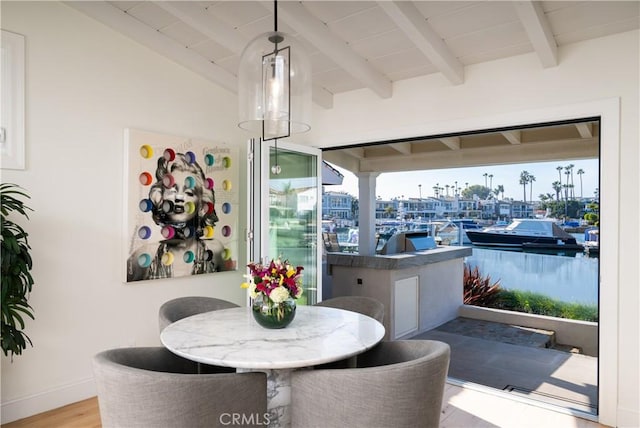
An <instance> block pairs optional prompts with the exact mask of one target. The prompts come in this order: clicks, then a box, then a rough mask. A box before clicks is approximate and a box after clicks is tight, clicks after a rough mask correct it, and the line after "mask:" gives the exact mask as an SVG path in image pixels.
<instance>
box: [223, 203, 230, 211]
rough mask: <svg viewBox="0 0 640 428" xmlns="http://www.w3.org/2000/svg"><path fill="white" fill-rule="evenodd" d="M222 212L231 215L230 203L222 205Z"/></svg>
mask: <svg viewBox="0 0 640 428" xmlns="http://www.w3.org/2000/svg"><path fill="white" fill-rule="evenodd" d="M222 212H223V213H225V214H229V213H230V212H231V204H230V203H229V202H225V203H224V204H222Z"/></svg>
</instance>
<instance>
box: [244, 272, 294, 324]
mask: <svg viewBox="0 0 640 428" xmlns="http://www.w3.org/2000/svg"><path fill="white" fill-rule="evenodd" d="M247 267H248V268H249V271H250V272H251V273H250V275H245V277H246V278H247V280H248V281H247V282H243V283H242V285H241V286H242V288H248V289H249V292H250V294H251V298H252V299H253V304H252V306H251V308H252V312H253V317H254V318H255V320H256V321H257V322H258V324H260V325H261V326H263V327H265V328H284V327H286V326H287V325H288V324H289V323H290V322H291V321H292V320H293V318H294V317H295V315H296V301H295V300H294V299H297V298H298V297H300V296H301V295H302V270H303V268H302V266H297V267H295V268H294V267H293V266H292V265H291V264H290V263H289V261H288V260H285V261H284V262H283V261H282V260H281V259H277V260H271V262H269V264H267V263H265V264H261V263H249V264H248V265H247Z"/></svg>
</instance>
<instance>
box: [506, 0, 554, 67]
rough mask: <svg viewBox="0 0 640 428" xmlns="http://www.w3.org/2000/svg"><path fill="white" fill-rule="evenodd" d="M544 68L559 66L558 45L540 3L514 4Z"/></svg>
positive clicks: (518, 2)
mask: <svg viewBox="0 0 640 428" xmlns="http://www.w3.org/2000/svg"><path fill="white" fill-rule="evenodd" d="M512 4H513V5H514V7H515V8H516V12H517V13H518V17H519V18H520V22H522V25H523V26H524V29H525V31H526V32H527V35H528V36H529V40H530V41H531V44H532V45H533V48H534V49H535V51H536V53H537V54H538V57H539V58H540V62H542V66H543V67H545V68H547V67H554V66H556V65H558V45H557V44H556V40H555V38H554V37H553V32H552V31H551V27H550V26H549V22H548V21H547V18H546V17H545V15H544V10H542V2H539V1H514V2H512Z"/></svg>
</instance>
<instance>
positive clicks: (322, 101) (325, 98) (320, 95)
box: [311, 83, 333, 109]
mask: <svg viewBox="0 0 640 428" xmlns="http://www.w3.org/2000/svg"><path fill="white" fill-rule="evenodd" d="M312 85H313V86H312V88H311V98H312V99H313V102H314V103H316V104H318V105H319V106H320V107H323V108H326V109H330V108H332V107H333V94H332V93H331V92H329V91H327V90H326V89H325V88H323V87H322V86H320V85H316V84H313V83H312Z"/></svg>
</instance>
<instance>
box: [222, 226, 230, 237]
mask: <svg viewBox="0 0 640 428" xmlns="http://www.w3.org/2000/svg"><path fill="white" fill-rule="evenodd" d="M229 235H231V227H230V226H223V227H222V236H224V237H228V236H229Z"/></svg>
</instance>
